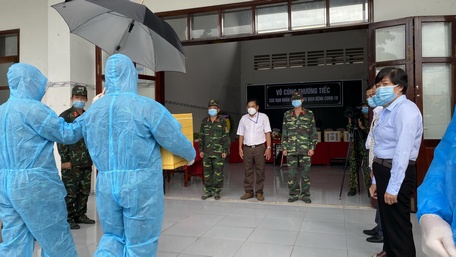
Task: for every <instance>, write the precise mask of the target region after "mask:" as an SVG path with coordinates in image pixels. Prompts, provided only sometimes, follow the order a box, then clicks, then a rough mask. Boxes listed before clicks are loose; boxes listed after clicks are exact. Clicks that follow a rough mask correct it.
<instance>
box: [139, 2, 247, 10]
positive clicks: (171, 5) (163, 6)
mask: <svg viewBox="0 0 456 257" xmlns="http://www.w3.org/2000/svg"><path fill="white" fill-rule="evenodd" d="M136 2H137V3H139V2H141V1H140V0H137V1H136ZM240 2H250V1H245V0H215V1H214V0H198V1H189V0H184V1H183V0H166V1H164V0H144V4H145V5H147V6H148V7H149V8H150V9H151V10H152V11H153V12H165V11H170V10H183V9H191V8H198V7H205V6H214V5H223V4H232V3H240Z"/></svg>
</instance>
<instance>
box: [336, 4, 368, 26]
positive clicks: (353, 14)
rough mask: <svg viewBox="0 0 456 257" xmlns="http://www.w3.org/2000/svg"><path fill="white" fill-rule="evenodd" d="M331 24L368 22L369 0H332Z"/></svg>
mask: <svg viewBox="0 0 456 257" xmlns="http://www.w3.org/2000/svg"><path fill="white" fill-rule="evenodd" d="M329 22H330V23H331V24H334V23H352V22H367V0H330V1H329Z"/></svg>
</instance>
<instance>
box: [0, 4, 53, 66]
mask: <svg viewBox="0 0 456 257" xmlns="http://www.w3.org/2000/svg"><path fill="white" fill-rule="evenodd" d="M0 6H1V8H0V31H1V30H11V29H20V43H19V51H20V61H21V62H25V63H29V64H32V65H34V66H36V67H37V68H38V69H39V70H40V71H41V72H42V73H43V74H45V75H46V74H47V72H48V47H47V45H48V41H47V35H48V30H47V5H46V2H45V1H34V0H15V1H9V0H0Z"/></svg>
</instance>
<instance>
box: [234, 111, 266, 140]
mask: <svg viewBox="0 0 456 257" xmlns="http://www.w3.org/2000/svg"><path fill="white" fill-rule="evenodd" d="M271 131H272V130H271V125H270V124H269V118H268V116H267V115H266V114H264V113H260V112H257V113H255V115H254V116H253V117H251V116H250V115H249V114H245V115H244V116H242V118H241V120H240V121H239V126H238V129H237V133H236V134H238V135H239V136H243V137H244V144H245V145H248V146H252V145H260V144H264V142H266V135H265V134H266V133H269V132H271Z"/></svg>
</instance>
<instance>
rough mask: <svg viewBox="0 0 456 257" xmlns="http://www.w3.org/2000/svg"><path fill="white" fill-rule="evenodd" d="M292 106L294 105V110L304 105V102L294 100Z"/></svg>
mask: <svg viewBox="0 0 456 257" xmlns="http://www.w3.org/2000/svg"><path fill="white" fill-rule="evenodd" d="M291 105H293V107H294V108H298V107H299V106H301V105H302V101H301V100H293V101H291Z"/></svg>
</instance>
